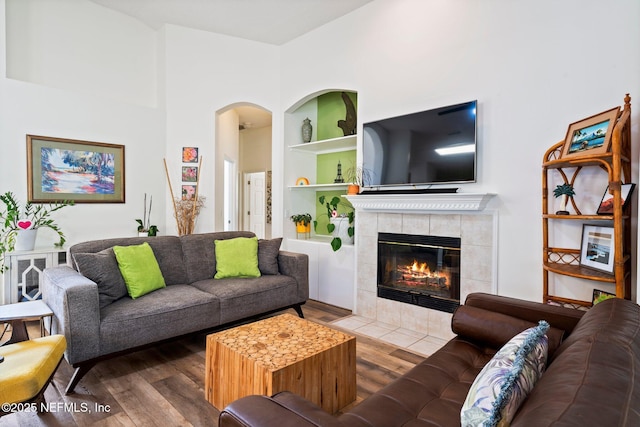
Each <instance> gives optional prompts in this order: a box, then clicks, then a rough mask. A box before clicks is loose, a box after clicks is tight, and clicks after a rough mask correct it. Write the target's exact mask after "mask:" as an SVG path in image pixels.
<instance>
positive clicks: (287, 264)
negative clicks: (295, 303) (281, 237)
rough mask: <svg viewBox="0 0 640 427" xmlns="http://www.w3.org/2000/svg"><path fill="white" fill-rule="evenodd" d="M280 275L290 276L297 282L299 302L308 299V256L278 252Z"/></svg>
mask: <svg viewBox="0 0 640 427" xmlns="http://www.w3.org/2000/svg"><path fill="white" fill-rule="evenodd" d="M278 270H279V271H280V274H284V275H286V276H291V277H293V278H294V279H296V282H298V298H299V299H300V302H305V301H306V300H307V299H309V256H308V255H307V254H301V253H297V252H289V251H280V252H279V254H278Z"/></svg>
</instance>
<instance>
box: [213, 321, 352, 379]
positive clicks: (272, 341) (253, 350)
mask: <svg viewBox="0 0 640 427" xmlns="http://www.w3.org/2000/svg"><path fill="white" fill-rule="evenodd" d="M211 337H212V338H213V339H215V340H216V341H217V342H218V343H220V344H223V345H225V346H226V347H228V348H230V349H231V350H233V351H236V352H238V353H240V354H242V355H243V356H245V357H247V358H249V359H251V360H253V361H254V362H255V363H257V364H259V365H262V366H264V367H266V368H268V369H272V370H277V369H281V368H283V367H285V366H288V365H291V364H293V363H296V362H298V361H300V360H303V359H306V358H308V357H310V356H313V355H314V354H317V353H319V352H321V351H324V350H326V349H328V348H331V347H334V346H336V345H338V344H341V343H343V342H346V341H349V340H351V339H355V338H354V337H353V336H351V335H348V334H345V333H343V332H340V331H338V330H335V329H331V328H329V327H326V326H323V325H320V324H318V323H314V322H310V321H308V320H305V319H301V318H299V317H297V316H294V315H292V314H288V313H287V314H281V315H279V316H274V317H270V318H268V319H264V320H260V321H257V322H254V323H249V324H247V325H241V326H238V327H235V328H233V329H228V330H225V331H222V332H218V333H215V334H212V335H211Z"/></svg>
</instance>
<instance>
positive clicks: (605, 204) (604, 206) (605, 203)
mask: <svg viewBox="0 0 640 427" xmlns="http://www.w3.org/2000/svg"><path fill="white" fill-rule="evenodd" d="M634 188H636V185H635V184H622V188H621V190H622V194H621V195H622V208H623V209H624V207H625V206H627V203H629V199H631V194H632V193H633V189H634ZM597 213H598V215H611V214H612V213H613V194H611V193H609V186H607V189H606V190H605V191H604V194H603V195H602V200H601V201H600V205H599V206H598V212H597Z"/></svg>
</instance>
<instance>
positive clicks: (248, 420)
mask: <svg viewBox="0 0 640 427" xmlns="http://www.w3.org/2000/svg"><path fill="white" fill-rule="evenodd" d="M218 425H219V427H246V426H251V427H319V426H323V427H346V426H345V425H344V424H342V423H341V422H340V421H339V420H338V419H337V418H335V417H334V416H332V415H329V414H328V413H326V412H325V411H323V410H322V409H321V408H320V407H318V406H316V405H314V404H313V403H311V402H310V401H308V400H306V399H304V398H303V397H300V396H298V395H295V394H293V393H290V392H286V391H285V392H282V393H278V394H276V395H275V396H273V397H267V396H257V395H254V396H246V397H243V398H241V399H238V400H236V401H234V402H231V403H230V404H229V405H228V406H227V407H226V408H224V410H223V411H221V412H220V417H219V419H218Z"/></svg>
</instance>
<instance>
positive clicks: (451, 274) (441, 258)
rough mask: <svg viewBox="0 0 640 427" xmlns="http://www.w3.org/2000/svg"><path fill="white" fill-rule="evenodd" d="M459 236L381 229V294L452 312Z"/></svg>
mask: <svg viewBox="0 0 640 427" xmlns="http://www.w3.org/2000/svg"><path fill="white" fill-rule="evenodd" d="M460 240H461V239H460V238H457V237H444V236H424V235H413V234H395V233H378V297H380V298H386V299H391V300H394V301H400V302H404V303H407V304H413V305H418V306H421V307H427V308H432V309H435V310H440V311H445V312H448V313H453V311H454V310H455V309H456V307H458V306H459V305H460Z"/></svg>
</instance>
